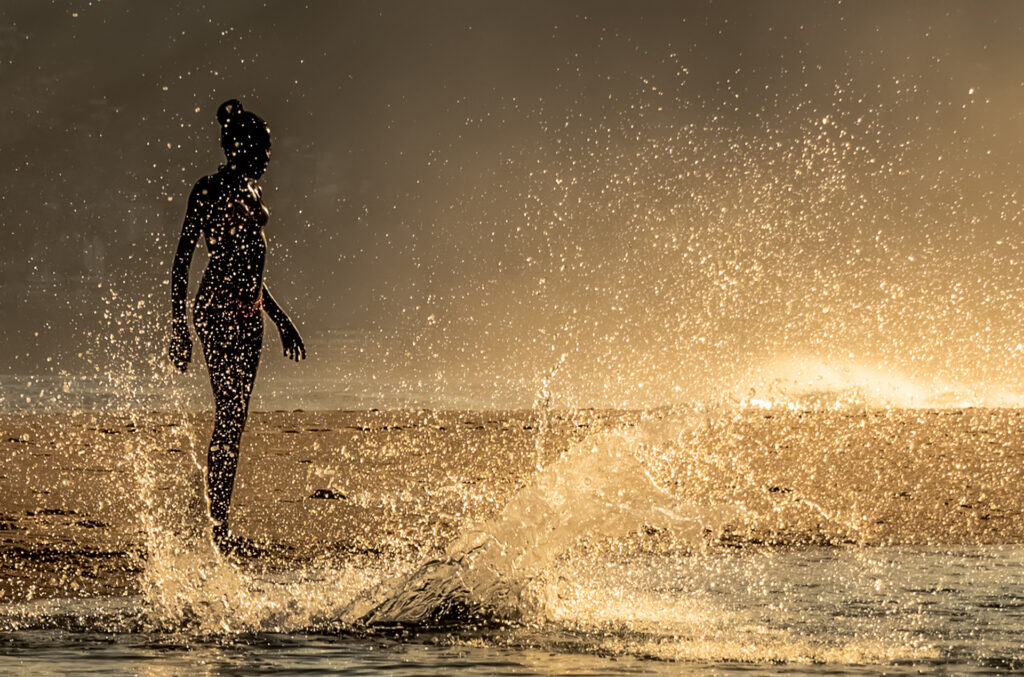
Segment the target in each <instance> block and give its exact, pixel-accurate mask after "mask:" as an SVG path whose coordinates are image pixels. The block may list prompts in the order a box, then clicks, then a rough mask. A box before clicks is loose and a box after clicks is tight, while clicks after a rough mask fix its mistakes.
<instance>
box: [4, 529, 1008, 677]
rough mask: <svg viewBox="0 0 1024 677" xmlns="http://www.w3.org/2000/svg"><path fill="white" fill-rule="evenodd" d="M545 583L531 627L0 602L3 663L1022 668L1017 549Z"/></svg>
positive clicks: (752, 556) (239, 669)
mask: <svg viewBox="0 0 1024 677" xmlns="http://www.w3.org/2000/svg"><path fill="white" fill-rule="evenodd" d="M570 569H571V571H570ZM553 573H554V575H553V576H552V578H551V586H552V587H551V591H550V593H551V594H550V600H549V606H548V608H547V611H546V612H545V616H546V617H545V618H544V619H543V620H540V619H534V620H531V621H529V622H526V623H512V624H497V625H494V624H491V625H488V624H484V625H482V626H480V625H476V624H473V623H468V622H466V623H463V624H461V625H449V626H446V627H444V628H434V629H429V628H419V629H417V628H406V629H404V630H388V631H377V632H366V631H359V632H354V631H353V630H352V629H351V628H350V629H348V630H346V629H344V628H342V627H341V626H337V627H334V628H327V627H326V626H323V625H322V626H320V627H310V628H305V629H295V630H293V631H292V632H288V633H275V632H254V633H242V634H227V635H217V634H214V635H209V634H195V633H194V632H187V631H180V630H179V631H167V632H152V631H149V632H125V631H127V630H139V627H138V626H137V625H136V623H137V621H138V619H139V618H140V612H141V599H140V598H128V599H121V600H99V601H96V600H94V601H88V600H49V601H46V602H35V603H26V604H21V605H6V606H5V607H2V608H0V614H2V620H3V624H4V625H5V626H7V628H6V630H7V631H6V632H4V633H2V634H0V670H3V671H23V672H25V673H26V674H28V673H33V672H61V673H66V674H83V673H87V672H103V673H109V674H143V675H171V674H182V673H188V674H221V673H224V672H230V673H231V674H266V673H273V672H296V671H303V672H307V673H314V674H316V673H328V672H334V673H341V674H369V673H376V672H377V671H382V670H386V671H388V672H390V673H392V674H399V675H404V674H410V675H411V674H437V675H441V674H451V673H453V672H458V673H460V674H481V675H483V674H516V675H526V674H580V675H600V674H687V673H694V674H702V673H709V672H713V673H715V674H724V673H732V672H736V673H748V672H750V671H751V670H754V671H756V672H758V673H765V672H778V673H780V674H781V673H784V674H851V673H859V674H882V673H885V674H901V673H906V674H920V672H921V671H925V672H931V671H934V672H956V673H978V674H980V673H984V672H989V671H1000V670H1011V671H1012V670H1019V669H1022V668H1024V650H1022V649H1021V646H1020V642H1019V637H1020V628H1021V627H1024V548H1020V547H1013V548H994V547H989V548H981V549H958V550H953V551H944V550H934V549H897V548H852V549H833V548H808V549H795V550H789V551H774V552H770V551H764V552H760V553H753V552H747V553H728V552H716V553H706V554H704V555H697V556H690V557H684V558H678V557H665V556H654V555H647V556H643V557H642V558H640V559H639V560H638V559H635V558H633V557H630V558H628V559H627V560H624V559H622V558H620V557H618V556H616V555H610V554H607V553H606V554H603V555H596V554H595V556H593V557H588V558H585V559H584V560H583V561H580V560H577V561H575V562H573V563H572V565H571V567H570V566H569V564H568V563H565V566H564V567H558V566H556V567H555V571H554V572H553ZM265 584H269V583H267V582H265ZM285 587H287V586H284V585H282V589H284V588H285ZM15 619H18V620H15ZM14 626H20V627H21V628H22V629H13V628H14ZM328 630H329V632H328ZM650 659H656V660H650Z"/></svg>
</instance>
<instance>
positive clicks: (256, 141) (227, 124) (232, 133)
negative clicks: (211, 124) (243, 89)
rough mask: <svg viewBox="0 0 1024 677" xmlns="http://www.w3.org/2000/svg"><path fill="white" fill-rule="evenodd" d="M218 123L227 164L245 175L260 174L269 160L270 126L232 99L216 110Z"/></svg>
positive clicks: (265, 168) (255, 176)
mask: <svg viewBox="0 0 1024 677" xmlns="http://www.w3.org/2000/svg"><path fill="white" fill-rule="evenodd" d="M217 122H219V123H220V145H221V147H222V148H223V149H224V155H225V156H226V157H227V160H228V164H229V165H230V166H231V167H232V168H233V169H235V170H237V171H239V172H241V173H242V174H244V175H246V176H250V177H252V178H256V179H258V178H259V177H260V176H262V175H263V172H265V171H266V170H267V164H269V162H270V129H269V128H268V127H267V123H266V122H264V121H263V118H261V117H260V116H258V115H256V114H255V113H250V112H249V111H247V110H243V109H242V104H241V103H239V102H238V100H237V99H231V100H230V101H225V102H224V103H222V104H221V105H220V108H218V109H217Z"/></svg>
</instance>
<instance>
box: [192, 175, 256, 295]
mask: <svg viewBox="0 0 1024 677" xmlns="http://www.w3.org/2000/svg"><path fill="white" fill-rule="evenodd" d="M201 184H202V185H201V190H202V191H204V196H205V197H206V200H205V201H204V202H203V206H204V213H203V214H201V223H202V230H203V237H204V238H205V239H206V248H207V250H208V251H209V253H210V262H209V264H208V265H207V267H206V272H205V273H204V274H203V280H202V282H201V283H200V285H199V294H198V295H197V296H196V308H197V309H198V308H206V307H209V306H224V307H227V306H232V307H237V308H243V309H244V308H253V309H256V310H258V309H259V301H260V298H261V292H262V288H263V266H264V262H265V260H266V253H267V241H266V236H265V235H264V233H263V226H264V225H266V223H267V219H268V217H269V212H268V211H267V208H266V206H265V205H264V204H263V200H262V196H261V192H260V189H259V186H258V185H257V184H256V182H255V181H252V180H251V179H246V178H244V177H241V176H238V175H231V174H228V173H227V172H223V171H222V172H219V173H217V174H215V175H213V176H208V177H205V178H204V179H201Z"/></svg>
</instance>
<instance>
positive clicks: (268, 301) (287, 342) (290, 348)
mask: <svg viewBox="0 0 1024 677" xmlns="http://www.w3.org/2000/svg"><path fill="white" fill-rule="evenodd" d="M262 294H263V309H264V310H266V311H267V315H269V316H270V319H271V320H273V321H274V324H276V325H277V331H278V332H280V334H281V346H282V348H283V349H284V356H285V357H287V358H289V359H292V360H295V361H296V362H298V361H299V360H301V359H304V358H305V357H306V346H305V345H304V344H303V343H302V337H301V336H299V332H298V330H297V329H296V328H295V325H294V324H292V321H291V318H289V317H288V314H287V313H286V312H284V310H283V309H282V308H281V306H279V305H277V301H275V300H274V297H273V296H271V295H270V288H269V287H267V283H266V282H264V283H263V292H262Z"/></svg>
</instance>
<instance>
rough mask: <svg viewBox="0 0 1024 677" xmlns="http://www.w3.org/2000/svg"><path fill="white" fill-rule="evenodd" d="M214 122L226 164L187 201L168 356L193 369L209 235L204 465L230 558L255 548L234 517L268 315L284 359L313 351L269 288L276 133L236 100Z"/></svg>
mask: <svg viewBox="0 0 1024 677" xmlns="http://www.w3.org/2000/svg"><path fill="white" fill-rule="evenodd" d="M217 120H218V121H219V122H220V128H221V136H220V143H221V146H222V147H223V148H224V154H225V155H226V156H227V163H226V164H224V165H222V166H221V167H220V169H219V170H218V172H217V173H216V174H214V175H212V176H204V177H203V178H201V179H199V181H198V182H196V185H195V187H194V188H193V189H192V194H191V195H190V196H189V199H188V208H187V210H186V212H185V224H184V226H183V227H182V230H181V239H180V240H179V241H178V251H177V254H176V255H175V257H174V267H173V269H172V271H171V298H172V302H173V312H174V321H173V322H174V324H173V336H172V338H171V346H170V357H171V361H172V362H173V363H174V366H175V367H177V368H178V369H179V370H180V371H182V372H184V371H185V370H186V369H188V364H189V361H190V360H191V357H192V339H191V337H190V335H189V330H188V323H187V320H186V310H185V307H186V303H187V296H188V273H189V266H190V265H191V263H192V254H193V253H194V251H195V248H196V242H197V241H198V239H199V235H200V234H202V235H203V237H204V238H205V240H206V247H207V249H208V250H209V252H210V263H209V265H208V266H207V268H206V272H205V274H204V275H203V280H202V283H201V284H200V286H199V293H198V294H196V299H195V305H194V307H193V312H192V319H193V322H194V323H195V327H196V333H197V334H198V335H199V340H200V341H201V342H202V345H203V356H204V357H205V358H206V365H207V367H209V370H210V385H211V386H213V397H214V401H215V403H216V417H215V420H214V425H213V434H212V436H211V438H210V450H209V454H208V456H207V492H208V495H209V497H210V516H211V517H212V518H213V522H214V527H213V535H214V540H215V541H216V543H217V547H218V548H220V550H221V551H222V552H225V553H228V552H239V553H243V554H244V552H245V551H246V550H252V549H253V546H252V544H251V543H248V542H246V541H245V540H243V539H241V538H238V537H237V536H234V535H232V534H231V531H230V529H229V528H228V508H229V506H230V504H231V490H232V488H233V487H234V483H235V468H236V467H237V466H238V447H239V442H240V441H241V439H242V430H243V429H244V428H245V419H246V417H247V416H248V413H249V396H250V395H251V394H252V386H253V382H254V381H255V380H256V370H257V368H258V367H259V361H260V348H261V347H262V345H263V314H262V311H263V310H265V311H266V312H267V315H269V316H270V319H272V320H273V321H274V324H276V325H277V329H278V331H279V332H280V334H281V343H282V345H283V347H284V354H285V356H286V357H289V358H291V359H293V360H296V361H298V360H301V359H303V358H304V357H305V356H306V349H305V346H303V344H302V339H301V338H300V337H299V333H298V331H297V330H296V329H295V326H294V325H293V324H292V321H291V320H290V319H289V318H288V315H287V314H285V312H284V310H282V309H281V307H280V306H279V305H278V304H277V302H276V301H274V297H273V296H271V295H270V290H269V289H268V288H267V284H266V282H264V280H263V265H264V261H265V259H266V251H267V241H266V236H265V235H264V234H263V226H264V225H266V223H267V217H268V211H267V208H266V207H265V206H264V204H263V200H262V193H261V191H260V187H259V186H258V185H257V183H256V181H257V180H258V179H259V178H260V177H261V176H262V175H263V172H265V171H266V169H267V165H268V164H269V162H270V131H269V129H268V128H267V125H266V123H265V122H264V121H263V120H262V119H261V118H260V117H259V116H257V115H255V114H253V113H250V112H248V111H246V110H243V109H242V105H241V104H240V103H239V102H238V101H236V100H234V99H232V100H230V101H227V102H225V103H223V104H221V106H220V108H219V109H218V110H217Z"/></svg>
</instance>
